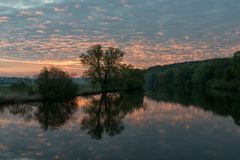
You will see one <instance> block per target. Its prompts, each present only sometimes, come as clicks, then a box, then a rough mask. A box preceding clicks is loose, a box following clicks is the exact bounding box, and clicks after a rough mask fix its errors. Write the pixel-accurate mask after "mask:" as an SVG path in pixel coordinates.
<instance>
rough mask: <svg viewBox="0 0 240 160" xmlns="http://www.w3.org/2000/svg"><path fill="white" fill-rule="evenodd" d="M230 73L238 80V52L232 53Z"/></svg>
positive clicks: (239, 63)
mask: <svg viewBox="0 0 240 160" xmlns="http://www.w3.org/2000/svg"><path fill="white" fill-rule="evenodd" d="M232 71H233V74H234V76H235V77H236V78H238V79H239V80H240V51H238V52H236V53H234V56H233V62H232Z"/></svg>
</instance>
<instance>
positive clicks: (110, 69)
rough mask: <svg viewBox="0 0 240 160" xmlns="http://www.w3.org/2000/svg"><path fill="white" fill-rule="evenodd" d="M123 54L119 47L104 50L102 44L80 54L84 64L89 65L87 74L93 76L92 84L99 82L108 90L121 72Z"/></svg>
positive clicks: (102, 87)
mask: <svg viewBox="0 0 240 160" xmlns="http://www.w3.org/2000/svg"><path fill="white" fill-rule="evenodd" d="M123 56H124V52H123V51H121V50H120V49H118V48H113V47H109V48H108V49H106V50H103V48H102V46H101V45H96V46H93V47H91V48H90V49H89V50H88V51H87V53H86V54H82V55H80V59H81V63H82V64H83V65H86V66H88V70H87V71H86V72H85V74H86V75H87V76H88V77H90V78H91V81H92V84H93V85H96V84H99V85H100V87H101V89H102V90H103V91H107V90H109V87H110V86H111V83H112V82H113V79H115V77H116V76H117V75H118V74H119V72H118V71H119V67H120V66H121V64H120V61H121V60H122V58H123Z"/></svg>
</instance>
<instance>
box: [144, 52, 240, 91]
mask: <svg viewBox="0 0 240 160" xmlns="http://www.w3.org/2000/svg"><path fill="white" fill-rule="evenodd" d="M145 75H146V76H145V78H146V82H147V84H146V85H147V86H148V87H150V88H159V87H163V86H164V87H165V86H175V87H201V88H214V89H229V90H237V89H240V52H236V53H235V54H234V56H233V57H232V58H218V59H211V60H205V61H197V62H186V63H179V64H172V65H166V66H156V67H151V68H149V69H148V70H147V71H146V74H145Z"/></svg>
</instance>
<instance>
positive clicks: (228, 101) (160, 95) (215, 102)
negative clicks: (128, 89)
mask: <svg viewBox="0 0 240 160" xmlns="http://www.w3.org/2000/svg"><path fill="white" fill-rule="evenodd" d="M148 96H149V97H150V98H152V99H154V100H157V101H166V102H175V103H180V104H182V105H184V106H189V105H191V106H195V107H199V108H201V109H203V110H206V111H211V112H212V113H214V114H216V115H219V116H231V117H232V118H233V120H234V122H235V124H236V125H238V126H240V107H239V106H240V99H239V96H240V95H239V93H238V92H227V91H216V90H204V89H198V90H196V89H191V88H171V87H168V88H161V89H159V90H158V91H157V92H156V91H155V92H152V93H151V92H149V94H148Z"/></svg>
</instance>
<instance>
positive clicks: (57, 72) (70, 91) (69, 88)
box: [36, 67, 78, 99]
mask: <svg viewBox="0 0 240 160" xmlns="http://www.w3.org/2000/svg"><path fill="white" fill-rule="evenodd" d="M36 84H37V88H38V91H39V93H40V94H41V96H42V97H43V98H45V99H56V98H71V97H74V96H75V95H76V94H77V91H78V86H77V84H75V83H74V82H73V80H72V79H71V78H70V76H69V74H68V73H67V72H64V71H63V70H61V69H59V68H56V67H51V68H49V69H48V68H46V67H44V68H43V69H42V70H41V72H40V74H39V75H38V77H37V79H36Z"/></svg>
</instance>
